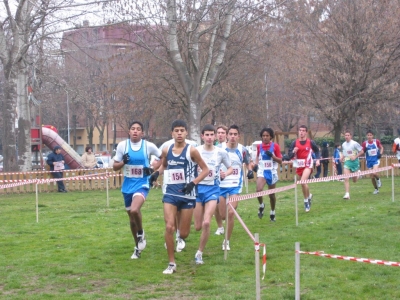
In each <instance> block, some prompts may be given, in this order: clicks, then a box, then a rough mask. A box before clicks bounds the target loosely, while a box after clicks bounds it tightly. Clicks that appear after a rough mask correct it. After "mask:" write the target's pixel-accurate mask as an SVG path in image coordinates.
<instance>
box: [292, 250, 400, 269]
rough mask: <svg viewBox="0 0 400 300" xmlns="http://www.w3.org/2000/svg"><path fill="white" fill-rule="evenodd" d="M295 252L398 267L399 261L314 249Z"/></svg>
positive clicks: (399, 265)
mask: <svg viewBox="0 0 400 300" xmlns="http://www.w3.org/2000/svg"><path fill="white" fill-rule="evenodd" d="M296 253H300V254H310V255H316V256H322V257H327V258H336V259H341V260H348V261H356V262H363V263H368V264H376V265H385V266H391V267H400V262H394V261H387V260H379V259H369V258H357V257H352V256H342V255H335V254H325V253H324V252H320V251H316V252H306V251H296Z"/></svg>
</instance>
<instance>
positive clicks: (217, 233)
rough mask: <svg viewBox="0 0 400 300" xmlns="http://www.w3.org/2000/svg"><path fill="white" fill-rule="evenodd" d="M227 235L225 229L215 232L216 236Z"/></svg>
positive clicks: (219, 228) (220, 228) (221, 228)
mask: <svg viewBox="0 0 400 300" xmlns="http://www.w3.org/2000/svg"><path fill="white" fill-rule="evenodd" d="M224 233H225V229H224V227H218V229H217V231H216V232H215V234H216V235H223V234H224Z"/></svg>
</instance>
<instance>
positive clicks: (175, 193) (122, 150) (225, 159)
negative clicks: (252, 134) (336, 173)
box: [113, 120, 383, 274]
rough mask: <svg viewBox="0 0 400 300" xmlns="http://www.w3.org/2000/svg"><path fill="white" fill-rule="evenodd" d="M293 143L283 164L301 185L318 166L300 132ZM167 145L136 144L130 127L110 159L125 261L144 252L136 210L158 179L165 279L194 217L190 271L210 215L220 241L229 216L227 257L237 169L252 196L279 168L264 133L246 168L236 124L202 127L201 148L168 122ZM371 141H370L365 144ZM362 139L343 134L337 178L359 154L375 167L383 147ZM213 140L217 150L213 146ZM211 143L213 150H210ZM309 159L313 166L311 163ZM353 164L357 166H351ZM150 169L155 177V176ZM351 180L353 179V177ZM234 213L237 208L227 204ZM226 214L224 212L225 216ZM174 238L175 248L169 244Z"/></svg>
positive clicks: (180, 125) (138, 132) (275, 148)
mask: <svg viewBox="0 0 400 300" xmlns="http://www.w3.org/2000/svg"><path fill="white" fill-rule="evenodd" d="M298 134H299V136H298V139H296V140H295V141H294V142H293V143H292V144H291V146H290V148H289V154H288V155H289V159H290V160H291V161H292V162H293V166H294V167H296V173H297V175H298V176H299V177H300V180H307V179H308V178H309V176H310V175H311V173H312V170H313V166H314V163H315V165H317V166H318V165H319V163H320V155H319V148H318V146H317V145H316V143H315V142H314V141H312V140H310V139H309V138H307V134H308V130H307V127H306V126H304V125H302V126H300V127H299V131H298ZM171 135H172V140H170V141H168V142H166V143H164V144H163V145H162V146H161V147H160V148H157V146H156V145H155V144H153V143H151V142H148V141H145V140H144V139H143V125H142V123H141V122H138V121H134V122H132V123H131V124H130V127H129V139H127V140H125V141H122V142H120V143H119V144H118V146H117V150H116V155H115V157H114V165H113V169H114V170H115V171H117V170H121V169H122V170H123V174H124V182H123V184H122V188H121V191H122V194H123V197H124V201H125V208H126V211H127V213H128V216H129V220H130V228H131V232H132V236H133V238H134V241H135V248H134V252H133V254H132V256H131V258H132V259H138V258H140V256H141V253H142V251H143V250H144V249H145V247H146V239H145V232H144V230H143V227H142V214H141V207H142V205H143V203H144V201H145V200H146V197H147V195H148V192H149V189H150V187H151V186H152V184H153V182H155V181H156V180H157V178H158V176H159V174H164V185H163V194H164V195H163V199H162V202H163V208H164V220H165V233H164V238H165V246H166V249H167V253H168V259H169V264H168V266H167V268H166V269H165V270H164V271H163V273H164V274H173V273H174V272H176V268H177V267H176V263H175V245H176V251H177V252H180V251H182V249H183V248H184V247H185V238H186V237H187V236H188V235H189V232H190V226H191V222H192V218H193V216H194V225H195V229H196V230H198V231H200V230H201V231H202V232H201V236H200V242H199V247H198V250H197V252H196V253H195V262H196V264H203V263H204V261H203V251H204V249H205V246H206V244H207V241H208V239H209V236H210V228H211V225H210V224H211V220H212V217H213V215H215V218H216V221H217V225H218V229H217V231H216V234H221V235H222V234H224V227H223V223H222V222H223V220H224V219H225V216H226V214H228V220H227V222H226V230H227V240H225V239H224V240H223V243H222V250H227V251H228V250H230V244H229V239H230V237H231V235H232V231H233V228H234V220H235V217H234V211H233V210H232V209H231V208H230V207H229V208H228V207H227V205H226V200H227V197H228V196H234V195H238V194H240V193H241V192H242V186H243V177H244V174H243V164H245V165H246V167H247V169H248V170H249V171H248V173H247V177H248V178H249V179H252V178H254V173H256V174H257V175H256V176H257V179H256V189H257V192H260V191H262V190H263V189H264V187H265V185H267V186H268V189H273V188H275V187H276V183H277V181H278V173H277V172H278V167H279V164H281V163H282V154H281V151H280V147H279V144H277V143H274V142H273V139H274V131H273V130H272V129H271V128H263V129H262V130H261V132H260V137H261V139H262V143H261V144H260V145H258V147H257V154H256V158H255V161H254V162H253V161H251V158H250V155H249V152H248V150H247V149H246V147H244V146H243V145H241V144H240V143H239V139H240V131H239V127H238V126H237V125H231V126H230V127H229V128H227V127H225V126H222V125H221V126H219V127H217V128H215V127H214V126H213V125H206V126H204V127H203V128H202V131H201V139H202V141H203V145H201V146H197V145H196V143H195V142H193V141H190V140H187V139H186V137H187V135H188V131H187V124H186V122H184V121H182V120H175V121H174V122H173V123H172V126H171ZM370 136H372V137H371V138H370ZM367 137H368V140H367V141H366V142H364V143H363V145H362V146H361V145H359V144H358V143H357V142H355V141H353V140H351V134H350V133H349V132H346V134H345V139H346V141H345V142H344V143H343V145H342V148H343V152H342V156H341V160H342V161H343V162H344V170H345V171H344V172H345V174H348V173H350V172H356V171H358V170H359V161H358V157H359V156H360V155H362V154H363V153H364V152H365V153H366V156H367V165H368V168H372V169H375V168H377V167H378V166H379V157H380V155H381V154H382V152H383V147H382V145H381V143H380V142H379V140H376V139H373V135H372V132H368V134H367ZM216 140H218V142H217V143H216V142H215V141H216ZM215 144H216V145H215ZM312 153H315V157H316V159H315V160H313V158H312ZM152 155H154V156H155V157H157V158H158V160H157V161H156V162H155V163H154V164H153V165H151V164H150V157H151V156H152ZM357 164H358V167H357ZM154 170H156V171H155V172H154ZM354 178H356V177H354ZM371 178H372V182H373V184H374V187H375V191H377V192H374V193H375V194H376V193H378V192H379V187H380V186H381V183H380V180H379V177H378V176H377V175H376V174H373V176H372V177H371ZM345 189H346V194H345V196H344V197H343V198H345V199H350V195H349V180H348V179H345ZM302 192H303V195H304V208H305V211H306V212H309V211H310V209H311V200H312V194H311V193H310V191H309V187H308V185H307V184H306V183H304V184H302ZM269 199H270V207H271V211H270V220H271V221H275V206H276V197H275V194H270V195H269ZM258 202H259V207H258V217H259V218H262V217H263V215H264V209H265V204H264V202H263V197H258ZM231 205H232V207H233V208H234V209H236V208H237V206H238V202H232V203H231ZM227 209H228V212H226V210H227ZM174 233H176V241H175V242H174V237H173V235H174Z"/></svg>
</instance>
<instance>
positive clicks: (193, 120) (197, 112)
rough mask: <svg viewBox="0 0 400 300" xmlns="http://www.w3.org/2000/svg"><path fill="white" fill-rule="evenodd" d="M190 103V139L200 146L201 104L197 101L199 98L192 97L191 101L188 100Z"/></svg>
mask: <svg viewBox="0 0 400 300" xmlns="http://www.w3.org/2000/svg"><path fill="white" fill-rule="evenodd" d="M195 99H196V100H195ZM188 102H189V103H190V109H189V116H188V121H189V122H188V123H189V124H188V126H189V128H188V129H189V138H190V139H192V140H194V141H196V142H197V143H198V144H199V145H200V143H201V140H200V131H201V129H200V126H201V104H200V103H199V101H197V97H196V98H195V97H192V98H191V99H188Z"/></svg>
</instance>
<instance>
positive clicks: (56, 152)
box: [46, 146, 67, 193]
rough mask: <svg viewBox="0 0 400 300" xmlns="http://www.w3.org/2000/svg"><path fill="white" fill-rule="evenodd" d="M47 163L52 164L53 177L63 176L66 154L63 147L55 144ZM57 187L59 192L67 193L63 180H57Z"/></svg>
mask: <svg viewBox="0 0 400 300" xmlns="http://www.w3.org/2000/svg"><path fill="white" fill-rule="evenodd" d="M46 162H47V164H48V165H49V166H50V171H52V173H51V175H52V176H53V178H63V172H62V170H64V168H65V167H64V156H63V155H62V154H61V147H60V146H55V147H54V149H53V152H52V153H50V154H49V156H48V157H47V161H46ZM57 187H58V192H59V193H66V192H67V190H66V189H65V186H64V182H63V181H62V180H58V181H57Z"/></svg>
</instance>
